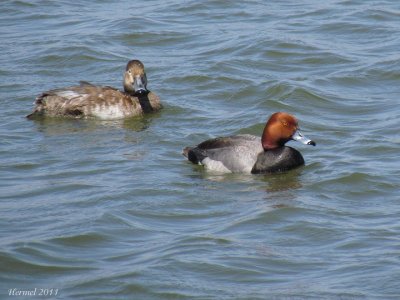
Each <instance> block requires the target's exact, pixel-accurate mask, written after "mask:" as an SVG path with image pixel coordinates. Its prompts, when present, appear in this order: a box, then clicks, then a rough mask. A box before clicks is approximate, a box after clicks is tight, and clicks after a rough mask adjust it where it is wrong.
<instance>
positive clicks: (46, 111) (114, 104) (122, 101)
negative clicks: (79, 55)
mask: <svg viewBox="0 0 400 300" xmlns="http://www.w3.org/2000/svg"><path fill="white" fill-rule="evenodd" d="M123 85H124V91H119V90H117V89H115V88H112V87H109V86H95V85H93V84H90V83H88V82H80V85H77V86H70V87H65V88H60V89H54V90H50V91H46V92H44V93H42V94H41V95H39V96H38V97H37V98H36V101H35V105H36V106H35V109H34V111H33V112H32V113H31V114H30V115H28V116H27V117H28V118H33V117H35V116H41V115H45V116H53V117H56V116H67V117H75V118H82V117H98V118H101V119H120V118H126V117H132V116H138V115H141V114H143V113H148V112H152V111H157V110H159V109H161V108H162V106H161V103H160V99H159V97H158V96H157V95H156V94H155V93H153V92H150V91H149V90H147V78H146V73H145V71H144V66H143V64H142V63H141V62H140V61H139V60H131V61H129V62H128V64H127V66H126V70H125V73H124V82H123Z"/></svg>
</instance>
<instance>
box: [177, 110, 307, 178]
mask: <svg viewBox="0 0 400 300" xmlns="http://www.w3.org/2000/svg"><path fill="white" fill-rule="evenodd" d="M290 140H296V141H299V142H301V143H303V144H306V145H313V146H315V142H314V141H312V140H309V139H308V138H306V137H305V136H303V135H302V134H301V132H300V130H299V126H298V123H297V119H296V118H295V117H294V116H292V115H290V114H288V113H284V112H277V113H274V114H273V115H272V116H271V117H270V118H269V120H268V122H267V124H266V125H265V128H264V132H263V134H262V137H261V138H260V137H258V136H254V135H250V134H239V135H234V136H228V137H218V138H215V139H210V140H207V141H204V142H202V143H200V144H199V145H197V146H196V147H186V148H185V149H183V155H185V156H186V157H187V158H188V160H189V161H191V162H193V163H195V164H200V165H204V166H205V167H206V169H208V170H213V171H219V172H225V173H227V172H230V173H252V174H258V173H274V172H283V171H287V170H291V169H294V168H296V167H299V166H301V165H304V159H303V156H302V155H301V154H300V152H299V151H297V150H296V149H294V148H291V147H288V146H285V143H286V142H288V141H290Z"/></svg>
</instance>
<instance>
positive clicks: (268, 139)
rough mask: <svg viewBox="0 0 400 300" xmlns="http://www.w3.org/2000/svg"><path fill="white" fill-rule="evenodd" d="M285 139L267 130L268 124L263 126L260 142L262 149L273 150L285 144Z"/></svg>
mask: <svg viewBox="0 0 400 300" xmlns="http://www.w3.org/2000/svg"><path fill="white" fill-rule="evenodd" d="M286 142H287V141H284V140H282V139H281V138H279V137H278V136H277V135H276V134H274V132H273V131H272V130H269V128H268V126H265V128H264V131H263V134H262V136H261V144H262V146H263V148H264V151H268V150H273V149H277V148H281V147H283V146H285V143H286Z"/></svg>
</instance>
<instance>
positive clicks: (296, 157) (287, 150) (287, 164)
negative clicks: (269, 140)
mask: <svg viewBox="0 0 400 300" xmlns="http://www.w3.org/2000/svg"><path fill="white" fill-rule="evenodd" d="M302 165H304V158H303V156H302V155H301V154H300V152H299V151H297V150H296V149H294V148H291V147H287V146H285V147H281V148H278V149H273V150H268V151H264V152H262V153H260V154H259V155H258V157H257V161H256V163H255V164H254V167H253V169H252V170H251V173H253V174H264V173H276V172H284V171H288V170H291V169H294V168H297V167H299V166H302Z"/></svg>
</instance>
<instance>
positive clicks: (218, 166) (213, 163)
mask: <svg viewBox="0 0 400 300" xmlns="http://www.w3.org/2000/svg"><path fill="white" fill-rule="evenodd" d="M201 163H202V164H203V165H204V167H205V168H206V169H208V170H210V171H216V172H221V173H232V172H231V171H230V170H229V169H228V168H227V167H225V166H224V164H223V163H222V162H220V161H218V160H212V159H210V158H208V157H206V158H205V159H203V160H202V161H201Z"/></svg>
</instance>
